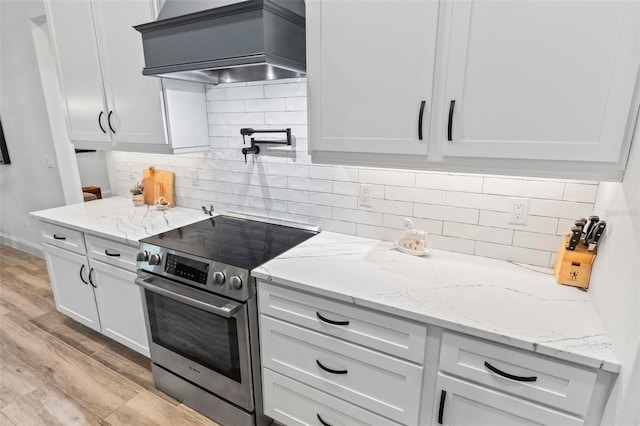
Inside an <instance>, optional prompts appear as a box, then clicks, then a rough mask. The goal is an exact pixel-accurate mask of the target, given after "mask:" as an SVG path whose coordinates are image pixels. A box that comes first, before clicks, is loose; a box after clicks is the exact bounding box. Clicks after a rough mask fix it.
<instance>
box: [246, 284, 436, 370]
mask: <svg viewBox="0 0 640 426" xmlns="http://www.w3.org/2000/svg"><path fill="white" fill-rule="evenodd" d="M258 292H259V297H258V301H259V304H260V306H259V308H260V313H262V314H266V315H270V316H272V317H274V318H278V319H282V320H285V321H289V322H292V323H294V324H298V325H301V326H304V327H307V328H310V329H312V330H316V331H319V332H322V333H326V334H329V335H332V336H335V337H339V338H341V339H344V340H347V341H350V342H353V343H357V344H359V345H363V346H366V347H369V348H371V349H375V350H377V351H381V352H385V353H388V354H390V355H394V356H397V357H400V358H404V359H407V360H409V361H413V362H416V363H419V364H422V363H423V362H424V351H425V344H426V338H427V327H426V326H424V325H422V324H417V323H414V322H411V321H405V320H402V319H399V318H395V317H392V316H389V315H385V314H379V313H376V312H371V311H369V310H366V309H362V308H358V307H355V306H349V305H347V304H343V303H339V302H334V301H331V300H327V299H324V298H321V297H316V296H311V295H308V294H306V293H300V292H297V291H293V290H289V289H286V288H282V287H277V286H274V285H271V284H268V283H266V282H263V281H260V283H259V284H258ZM331 322H337V323H338V324H332V323H331Z"/></svg>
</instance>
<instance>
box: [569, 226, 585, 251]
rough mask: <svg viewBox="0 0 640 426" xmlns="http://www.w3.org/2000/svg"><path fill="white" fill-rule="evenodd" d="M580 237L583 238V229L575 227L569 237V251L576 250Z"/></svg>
mask: <svg viewBox="0 0 640 426" xmlns="http://www.w3.org/2000/svg"><path fill="white" fill-rule="evenodd" d="M580 237H582V229H580V228H578V227H577V226H574V227H573V228H571V236H570V237H569V243H568V244H567V247H566V249H567V250H575V249H576V246H577V245H578V243H579V242H580Z"/></svg>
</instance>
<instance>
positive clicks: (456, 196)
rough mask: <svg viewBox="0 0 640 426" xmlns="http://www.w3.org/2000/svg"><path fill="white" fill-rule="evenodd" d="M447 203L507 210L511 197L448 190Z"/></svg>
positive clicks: (475, 207)
mask: <svg viewBox="0 0 640 426" xmlns="http://www.w3.org/2000/svg"><path fill="white" fill-rule="evenodd" d="M445 204H446V205H448V206H455V207H467V208H471V209H479V210H491V211H498V212H506V211H508V210H509V197H503V196H500V195H488V194H476V193H471V192H453V191H447V196H446V201H445Z"/></svg>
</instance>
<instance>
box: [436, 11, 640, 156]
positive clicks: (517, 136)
mask: <svg viewBox="0 0 640 426" xmlns="http://www.w3.org/2000/svg"><path fill="white" fill-rule="evenodd" d="M636 8H637V5H635V4H634V2H624V1H600V0H598V1H583V2H576V1H511V0H509V1H507V0H499V1H481V0H476V1H456V2H450V3H447V9H446V12H447V13H446V15H445V16H446V18H445V19H444V22H443V25H444V29H445V38H444V42H445V48H444V55H445V56H446V55H448V56H446V60H445V62H446V64H445V65H446V66H445V71H444V73H443V77H442V79H443V82H444V84H445V89H444V97H443V99H441V102H442V104H441V108H442V116H441V117H440V118H439V127H440V131H439V138H441V141H442V146H441V150H442V155H443V156H445V157H446V156H462V157H493V158H519V159H531V160H573V161H595V162H617V161H619V159H620V158H621V155H623V156H624V154H623V153H622V150H623V148H624V142H623V141H624V135H625V129H626V127H627V121H628V118H629V111H630V107H631V103H632V96H633V89H634V83H635V78H636V73H637V67H638V48H637V40H638V25H637V23H634V20H637V16H636V14H637V11H634V10H635V9H636Z"/></svg>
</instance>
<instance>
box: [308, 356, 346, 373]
mask: <svg viewBox="0 0 640 426" xmlns="http://www.w3.org/2000/svg"><path fill="white" fill-rule="evenodd" d="M316 364H318V367H320V368H322V369H323V370H324V371H326V372H327V373H331V374H347V373H348V371H347V370H334V369H333V368H329V367H325V366H324V365H322V363H321V362H320V361H318V360H317V359H316Z"/></svg>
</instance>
